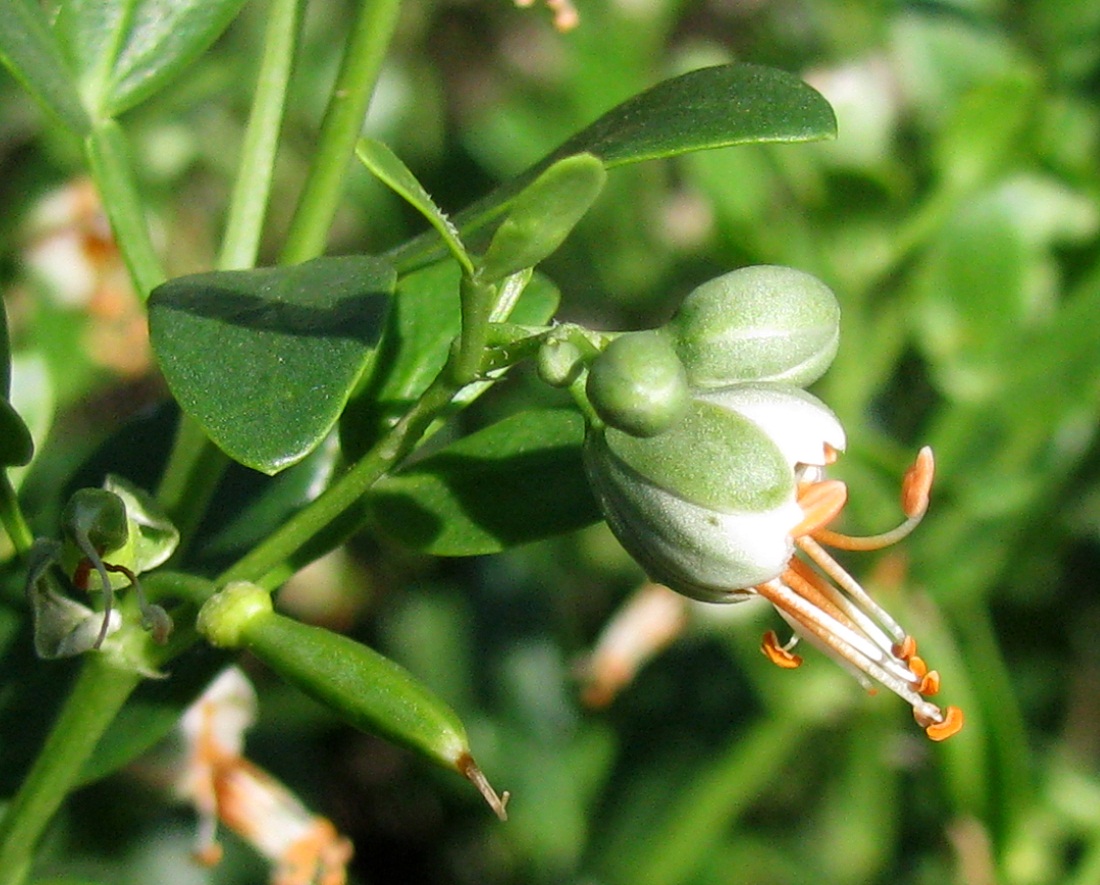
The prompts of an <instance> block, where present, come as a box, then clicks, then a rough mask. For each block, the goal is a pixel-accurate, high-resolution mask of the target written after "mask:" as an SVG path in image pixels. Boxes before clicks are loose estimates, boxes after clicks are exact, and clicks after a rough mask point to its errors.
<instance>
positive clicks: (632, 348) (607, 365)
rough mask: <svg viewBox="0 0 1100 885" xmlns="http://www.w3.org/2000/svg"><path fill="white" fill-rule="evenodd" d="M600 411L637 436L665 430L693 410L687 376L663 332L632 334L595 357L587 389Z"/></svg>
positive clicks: (653, 434)
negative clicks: (689, 404) (689, 408)
mask: <svg viewBox="0 0 1100 885" xmlns="http://www.w3.org/2000/svg"><path fill="white" fill-rule="evenodd" d="M585 391H586V393H587V394H588V400H589V402H590V403H591V404H592V408H593V409H595V410H596V414H597V415H599V416H600V418H602V419H603V420H604V421H605V422H607V424H608V426H610V427H614V428H617V429H618V430H621V431H622V432H623V433H628V434H630V435H631V436H637V437H650V436H656V435H658V434H661V433H664V432H665V431H667V430H668V429H669V428H670V427H672V426H673V425H674V424H675V423H676V422H677V421H679V420H680V419H681V418H682V417H683V416H684V414H685V413H686V412H687V408H688V403H689V401H690V396H689V393H688V384H687V375H686V373H685V372H684V367H683V365H682V364H681V363H680V359H679V357H677V356H676V351H675V349H674V348H673V346H672V342H671V341H670V340H669V338H668V336H667V335H665V334H664V333H663V332H660V331H657V330H651V331H647V332H628V333H626V334H625V335H620V336H619V337H618V338H616V339H615V340H614V341H612V342H611V343H610V344H609V345H608V346H607V348H606V349H605V350H604V352H603V353H601V354H600V355H599V356H598V357H596V359H595V360H594V361H593V363H592V366H591V367H590V369H589V371H588V382H587V385H586V388H585Z"/></svg>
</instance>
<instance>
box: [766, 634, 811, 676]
mask: <svg viewBox="0 0 1100 885" xmlns="http://www.w3.org/2000/svg"><path fill="white" fill-rule="evenodd" d="M797 642H798V637H797V636H792V637H791V641H790V642H788V643H787V644H786V645H780V644H779V637H778V636H777V635H776V633H775V631H774V630H769V631H768V632H767V633H765V634H764V639H763V640H762V641H761V643H760V651H762V652H763V653H764V657H766V658H767V659H768V660H769V661H771V662H772V663H773V664H775V665H776V666H777V667H782V668H783V669H784V670H794V669H795V668H796V667H800V666H802V656H801V655H796V654H795V653H794V652H792V651H791V649H792V648H793V647H794V646H795V644H796V643H797Z"/></svg>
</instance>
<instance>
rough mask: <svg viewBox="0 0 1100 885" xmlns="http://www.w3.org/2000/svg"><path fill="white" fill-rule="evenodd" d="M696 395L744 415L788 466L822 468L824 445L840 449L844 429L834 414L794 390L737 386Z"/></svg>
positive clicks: (750, 385) (775, 387)
mask: <svg viewBox="0 0 1100 885" xmlns="http://www.w3.org/2000/svg"><path fill="white" fill-rule="evenodd" d="M696 396H697V397H698V398H699V399H701V400H706V401H708V402H712V403H714V404H716V405H720V406H722V407H723V408H727V409H730V410H732V411H735V412H738V413H740V414H742V415H744V416H745V417H746V418H748V419H749V420H750V421H752V422H753V423H754V424H756V425H757V426H758V427H760V428H761V429H762V430H763V431H764V432H765V433H767V434H768V436H769V437H771V439H772V441H773V442H774V443H775V444H776V445H777V446H778V447H779V450H780V451H781V452H782V453H783V457H784V458H786V459H787V462H788V463H789V464H790V465H791V466H792V467H794V465H796V464H810V465H824V464H825V463H826V462H827V460H828V458H827V456H826V453H825V446H826V444H827V445H829V446H830V447H832V448H833V449H836V450H837V451H842V450H843V449H844V445H845V436H844V428H843V427H841V426H840V421H839V420H838V419H837V417H836V415H834V414H833V412H832V410H831V409H829V407H828V406H826V405H825V404H824V403H823V402H821V400H819V399H818V398H817V397H815V396H813V395H812V394H809V393H806V391H804V390H800V389H799V388H797V387H788V386H786V385H780V384H738V385H735V386H733V387H725V388H722V389H720V390H709V391H706V392H700V393H697V394H696Z"/></svg>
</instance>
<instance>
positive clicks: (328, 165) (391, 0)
mask: <svg viewBox="0 0 1100 885" xmlns="http://www.w3.org/2000/svg"><path fill="white" fill-rule="evenodd" d="M400 7H401V4H400V0H364V2H363V3H361V4H359V5H358V10H359V11H358V14H357V15H356V18H355V21H354V22H353V23H352V30H351V33H350V35H349V36H348V41H347V45H346V46H345V49H344V59H343V62H342V63H341V66H340V72H339V73H338V74H337V77H336V83H335V84H334V85H333V88H332V95H331V96H330V98H329V104H328V108H327V110H326V111H325V119H324V121H323V122H322V124H321V132H320V135H319V137H318V143H317V153H316V154H315V155H314V157H313V163H312V164H311V166H310V172H309V177H308V178H307V179H306V183H305V187H304V189H303V191H302V195H301V197H300V199H299V201H298V208H297V210H296V212H295V213H294V219H293V221H292V222H291V227H290V232H289V233H288V234H287V241H286V244H285V246H284V248H283V252H282V256H281V260H280V263H281V264H297V263H299V262H301V261H306V260H308V259H310V258H315V257H317V256H318V255H320V254H321V253H322V252H324V247H325V237H326V235H327V234H328V229H329V225H330V224H331V223H332V219H333V216H334V215H335V214H336V206H337V204H338V202H339V200H340V194H341V192H342V189H343V183H344V175H345V172H346V170H347V166H348V163H349V161H350V160H351V157H352V155H353V153H354V151H355V143H356V141H357V139H358V138H359V134H360V132H361V131H362V128H363V120H364V118H365V117H366V113H367V108H368V106H369V105H370V99H371V95H372V94H373V92H374V87H375V84H376V82H377V81H378V74H379V72H380V71H381V69H382V61H383V59H384V58H385V55H386V51H387V49H388V48H389V44H390V38H391V37H392V36H393V31H394V28H395V26H396V24H397V13H398V10H399V9H400Z"/></svg>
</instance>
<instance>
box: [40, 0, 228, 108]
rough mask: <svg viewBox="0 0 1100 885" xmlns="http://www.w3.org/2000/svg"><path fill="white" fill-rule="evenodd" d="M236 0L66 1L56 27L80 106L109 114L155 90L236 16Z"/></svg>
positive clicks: (208, 43)
mask: <svg viewBox="0 0 1100 885" xmlns="http://www.w3.org/2000/svg"><path fill="white" fill-rule="evenodd" d="M243 5H244V0H176V2H173V3H163V2H159V0H68V2H66V3H63V4H62V6H61V10H60V13H59V15H58V18H57V31H58V33H59V34H60V35H61V36H62V38H63V39H64V40H65V42H66V45H67V48H68V51H69V56H70V58H71V59H72V61H73V63H74V64H75V65H76V66H77V67H78V68H79V69H80V78H81V81H82V84H81V85H82V88H83V91H84V96H85V100H86V101H87V106H88V109H89V110H90V111H91V112H92V113H93V114H94V115H95V116H97V117H116V116H118V115H119V114H121V113H122V112H123V111H125V110H127V109H129V108H131V107H133V106H134V105H136V104H138V103H139V102H141V101H144V100H145V99H146V98H148V97H149V96H150V95H152V94H153V93H154V92H157V91H158V90H159V89H162V88H163V87H164V86H166V85H167V84H168V82H169V81H170V80H171V79H172V78H173V77H175V76H177V75H178V74H179V73H180V72H181V71H182V70H183V69H184V68H186V67H187V66H188V65H189V64H190V63H191V62H193V61H194V60H195V59H196V58H198V57H199V56H200V55H201V54H202V53H203V52H204V51H205V50H206V49H207V48H208V47H209V46H210V44H211V43H213V42H214V40H216V39H217V38H218V36H219V35H220V34H221V33H222V31H224V30H225V29H226V27H228V25H229V23H230V22H231V21H232V20H233V19H234V18H235V17H236V15H237V13H238V12H239V11H240V8H241V6H243Z"/></svg>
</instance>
